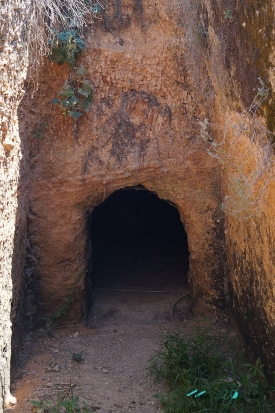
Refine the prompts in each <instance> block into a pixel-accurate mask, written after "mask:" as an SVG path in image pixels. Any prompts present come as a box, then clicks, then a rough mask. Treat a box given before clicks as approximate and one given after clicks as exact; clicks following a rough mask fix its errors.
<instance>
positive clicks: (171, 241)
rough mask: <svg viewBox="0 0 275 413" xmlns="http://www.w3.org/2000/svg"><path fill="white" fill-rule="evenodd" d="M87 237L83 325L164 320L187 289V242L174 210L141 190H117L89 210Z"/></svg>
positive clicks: (178, 217) (144, 190)
mask: <svg viewBox="0 0 275 413" xmlns="http://www.w3.org/2000/svg"><path fill="white" fill-rule="evenodd" d="M90 236H91V244H92V265H91V273H90V285H91V289H92V306H91V311H90V315H89V318H88V324H89V325H90V326H91V327H101V326H106V325H113V324H116V323H120V322H121V321H122V320H123V322H127V323H128V324H129V323H130V324H137V323H138V324H139V323H140V324H142V323H144V322H145V323H151V322H154V320H155V321H156V320H158V322H160V321H161V319H162V318H164V319H165V320H166V321H167V320H168V318H169V317H170V315H171V305H172V303H173V302H174V301H175V300H177V298H178V297H179V296H180V294H181V293H182V292H183V291H185V290H186V289H187V271H188V246H187V237H186V233H185V231H184V228H183V225H182V223H181V221H180V216H179V213H178V210H177V208H176V207H175V206H173V205H172V204H171V203H169V202H167V201H165V200H161V199H159V198H158V196H157V195H155V194H154V193H152V192H150V191H148V190H146V189H145V188H143V187H141V186H138V187H135V188H126V189H123V190H119V191H116V192H115V193H113V194H112V195H111V196H110V197H109V198H108V199H106V200H105V201H104V202H103V203H102V204H100V205H99V206H97V207H96V208H95V209H94V211H93V214H92V218H91V227H90ZM163 321H164V320H163Z"/></svg>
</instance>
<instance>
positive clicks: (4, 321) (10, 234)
mask: <svg viewBox="0 0 275 413" xmlns="http://www.w3.org/2000/svg"><path fill="white" fill-rule="evenodd" d="M29 7H30V1H25V2H24V4H23V3H22V2H20V1H5V0H4V1H2V2H1V4H0V19H1V20H0V181H1V185H0V209H1V231H0V263H1V264H0V291H1V295H0V412H2V410H3V406H4V402H5V399H6V401H7V403H8V402H10V401H11V402H15V400H14V399H13V398H11V396H10V394H9V386H10V361H11V334H12V322H13V323H14V324H13V332H14V337H15V339H14V341H13V350H14V355H16V354H17V353H18V350H19V348H18V347H19V339H20V336H21V335H22V319H21V320H20V323H17V314H20V313H21V311H22V290H23V289H24V288H23V282H22V281H23V271H24V263H25V251H26V225H27V219H26V215H27V211H28V205H27V196H26V184H27V179H28V177H27V176H26V171H27V165H26V163H25V161H24V159H23V151H24V148H23V142H21V140H20V137H19V131H18V119H17V108H18V104H19V102H20V99H21V98H22V94H23V90H22V89H23V83H24V80H25V78H26V75H27V66H28V55H27V50H26V48H25V47H24V46H25V44H24V40H23V35H22V32H23V30H24V28H25V21H26V19H27V16H28V13H29ZM19 317H20V315H19Z"/></svg>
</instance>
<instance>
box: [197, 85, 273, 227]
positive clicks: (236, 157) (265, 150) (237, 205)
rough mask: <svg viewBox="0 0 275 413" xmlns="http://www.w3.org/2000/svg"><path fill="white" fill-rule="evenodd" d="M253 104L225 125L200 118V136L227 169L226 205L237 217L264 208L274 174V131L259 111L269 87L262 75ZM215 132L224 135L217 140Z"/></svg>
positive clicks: (245, 217) (227, 209)
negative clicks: (266, 123)
mask: <svg viewBox="0 0 275 413" xmlns="http://www.w3.org/2000/svg"><path fill="white" fill-rule="evenodd" d="M258 81H259V87H258V90H257V94H256V96H255V98H254V100H253V102H252V104H251V105H250V106H249V108H247V109H246V110H244V111H243V112H241V113H235V114H234V115H232V116H231V117H229V119H227V121H226V123H225V125H224V126H223V127H221V126H219V125H212V124H210V123H209V120H208V119H204V121H201V122H199V123H200V127H201V134H200V135H201V138H202V140H203V141H204V142H206V144H207V152H208V154H209V155H211V156H213V157H215V158H216V159H218V161H219V162H220V163H221V164H222V165H223V166H224V168H226V170H228V179H227V185H226V193H227V195H226V197H225V198H224V202H223V205H222V207H223V209H224V210H225V211H226V212H227V213H228V214H230V215H233V216H235V217H236V218H238V219H244V220H245V219H249V218H251V217H253V216H256V215H258V214H259V213H260V211H261V204H262V202H263V199H264V196H265V194H266V190H267V187H268V184H269V183H270V181H271V179H272V178H273V177H274V141H275V136H274V133H272V132H270V131H269V130H268V129H267V128H266V127H265V126H264V124H263V122H262V120H261V119H260V118H259V117H258V115H257V112H258V109H259V108H260V107H261V105H262V103H263V102H264V100H265V99H266V98H267V96H268V93H269V89H268V88H267V87H266V86H265V84H264V82H263V81H262V79H260V78H259V79H258ZM214 135H218V136H221V139H220V140H218V141H216V140H215V139H214Z"/></svg>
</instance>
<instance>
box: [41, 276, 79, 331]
mask: <svg viewBox="0 0 275 413" xmlns="http://www.w3.org/2000/svg"><path fill="white" fill-rule="evenodd" d="M81 278H83V274H82V273H79V274H78V275H77V276H76V279H75V281H74V283H73V285H72V286H71V290H70V292H69V294H68V295H67V296H66V297H64V298H63V300H62V304H61V305H60V307H59V308H58V310H57V311H56V312H55V313H54V314H53V315H52V316H51V317H50V319H49V320H48V324H49V325H50V326H51V327H52V328H55V327H57V326H58V324H59V323H60V322H61V320H62V319H63V317H64V316H65V315H66V314H68V312H69V311H70V309H71V307H72V305H73V303H74V301H75V298H76V297H77V295H78V288H77V284H78V283H79V281H80V280H81Z"/></svg>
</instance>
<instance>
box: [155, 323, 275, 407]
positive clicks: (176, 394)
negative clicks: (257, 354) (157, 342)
mask: <svg viewBox="0 0 275 413" xmlns="http://www.w3.org/2000/svg"><path fill="white" fill-rule="evenodd" d="M229 345H230V343H229V342H228V340H227V338H226V337H224V336H221V335H219V336H215V335H211V334H209V332H208V330H203V331H200V330H198V331H197V332H196V334H195V335H194V336H191V337H185V336H183V335H180V334H176V335H167V336H166V338H165V339H164V340H163V341H162V344H161V348H160V350H158V351H157V352H156V354H155V355H154V356H153V357H152V358H151V359H150V367H149V372H150V374H151V375H152V376H153V377H154V379H155V381H160V380H162V379H164V380H165V382H166V384H167V385H168V392H167V394H160V395H156V396H155V397H156V398H158V399H159V400H161V402H162V403H163V404H164V405H165V412H166V413H183V412H184V413H204V412H211V413H225V412H239V413H246V412H249V413H251V412H254V413H256V412H257V413H259V412H266V413H268V412H272V411H273V408H274V403H273V402H272V400H271V399H269V398H268V391H270V392H273V393H274V388H273V387H272V386H269V385H268V383H267V381H266V379H265V376H264V373H263V365H262V364H261V363H260V360H257V361H256V363H255V364H247V363H245V362H244V360H243V359H242V358H241V357H239V356H237V355H234V357H233V358H232V357H230V353H229V347H230V346H229ZM231 351H232V350H231Z"/></svg>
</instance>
